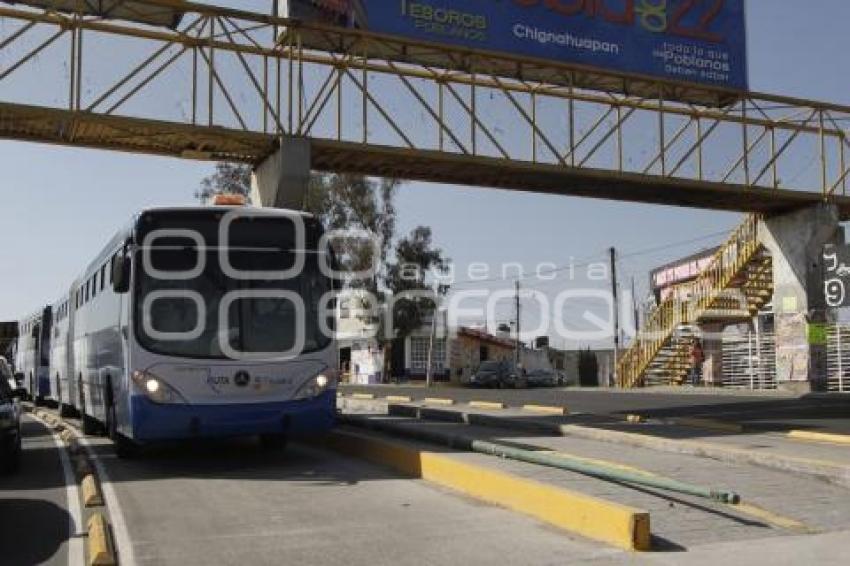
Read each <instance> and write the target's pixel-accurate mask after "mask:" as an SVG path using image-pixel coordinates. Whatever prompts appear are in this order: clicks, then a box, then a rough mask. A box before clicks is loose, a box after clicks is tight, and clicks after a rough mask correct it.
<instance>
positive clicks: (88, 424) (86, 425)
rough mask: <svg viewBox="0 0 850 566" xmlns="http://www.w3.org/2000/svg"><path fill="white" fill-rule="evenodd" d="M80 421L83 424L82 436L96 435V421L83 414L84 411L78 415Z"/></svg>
mask: <svg viewBox="0 0 850 566" xmlns="http://www.w3.org/2000/svg"><path fill="white" fill-rule="evenodd" d="M80 421H81V422H82V424H83V427H82V428H83V434H85V435H86V436H94V435H96V434H97V433H98V429H99V428H100V427H98V425H97V421H96V420H94V419H93V418H91V417H90V416H88V415H87V414H86V413H85V410H83V412H82V413H81V414H80Z"/></svg>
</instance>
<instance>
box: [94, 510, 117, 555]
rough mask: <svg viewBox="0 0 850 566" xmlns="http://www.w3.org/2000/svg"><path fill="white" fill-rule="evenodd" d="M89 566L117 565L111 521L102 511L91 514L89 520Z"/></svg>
mask: <svg viewBox="0 0 850 566" xmlns="http://www.w3.org/2000/svg"><path fill="white" fill-rule="evenodd" d="M88 532H89V541H88V547H89V562H88V563H89V566H115V565H116V561H115V546H114V545H113V544H112V537H111V535H110V533H109V523H107V522H106V518H105V517H104V516H103V515H101V514H100V513H95V514H94V515H92V516H91V518H90V519H89V522H88Z"/></svg>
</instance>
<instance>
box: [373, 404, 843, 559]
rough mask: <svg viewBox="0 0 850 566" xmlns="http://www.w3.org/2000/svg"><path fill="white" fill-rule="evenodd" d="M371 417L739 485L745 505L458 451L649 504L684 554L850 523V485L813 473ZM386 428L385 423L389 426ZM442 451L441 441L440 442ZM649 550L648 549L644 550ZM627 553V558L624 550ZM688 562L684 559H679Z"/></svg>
mask: <svg viewBox="0 0 850 566" xmlns="http://www.w3.org/2000/svg"><path fill="white" fill-rule="evenodd" d="M361 418H364V419H368V421H367V422H366V423H363V424H364V425H365V426H369V422H372V423H377V422H380V423H382V425H383V426H391V427H395V428H396V429H397V430H398V431H400V432H403V431H405V430H407V431H420V432H421V431H429V430H430V431H439V432H440V433H442V434H453V435H460V436H464V437H468V438H475V439H481V440H488V441H496V442H502V443H505V444H508V445H511V446H515V447H523V448H526V449H531V450H545V451H554V452H558V453H565V454H569V455H572V456H577V457H580V458H584V459H587V460H588V461H606V462H614V463H617V464H618V465H620V466H625V467H628V468H632V469H636V470H639V471H642V472H648V473H652V474H657V475H660V476H664V477H669V478H673V479H677V480H679V481H685V482H690V483H696V484H700V485H705V486H711V487H718V488H731V489H733V490H735V491H738V492H740V493H741V495H742V497H743V503H744V504H743V505H740V506H734V505H725V504H721V503H716V502H714V501H711V500H707V499H702V498H699V497H695V496H690V495H682V494H678V493H671V492H665V491H661V490H659V489H655V488H648V487H641V486H630V485H628V484H625V483H615V482H611V481H606V480H602V479H597V478H593V477H589V476H587V475H583V474H579V473H576V472H571V471H565V470H561V469H555V468H547V467H542V466H539V465H532V464H527V463H524V462H517V461H513V460H507V459H502V458H497V457H492V456H486V455H483V454H477V453H454V454H452V457H453V458H457V459H459V460H461V461H465V462H474V463H476V464H478V465H480V466H486V467H488V468H492V469H496V470H501V471H505V472H508V473H511V474H514V475H517V476H521V477H526V478H529V479H533V480H535V481H538V482H543V483H548V484H551V485H555V486H560V487H564V488H567V489H571V490H576V491H579V492H581V493H585V494H588V495H591V496H594V497H599V498H602V499H605V500H608V501H613V502H616V503H619V504H623V505H628V506H630V507H635V508H639V509H645V510H647V511H649V513H650V515H651V524H652V533H653V537H654V538H653V550H654V551H655V552H659V553H661V556H664V555H665V554H664V553H667V552H673V553H674V554H671V556H677V557H678V559H679V560H680V559H681V558H683V557H684V556H686V555H682V554H678V553H679V552H683V551H685V550H688V549H690V548H697V547H702V546H705V545H713V544H720V543H727V542H730V541H738V542H739V543H744V542H746V541H755V540H764V539H770V540H773V539H774V538H778V537H784V536H788V535H792V534H799V533H800V532H808V533H811V532H829V531H835V530H842V529H850V491H847V490H845V489H842V488H840V487H838V486H831V485H828V484H824V483H823V482H819V481H816V480H813V479H810V478H804V477H798V476H794V475H789V474H783V473H780V472H777V471H773V470H766V469H760V468H755V467H752V466H748V465H730V464H727V463H723V462H717V461H712V460H704V459H702V458H697V457H691V456H682V455H674V454H659V453H658V452H656V451H653V450H649V449H641V448H633V449H630V450H627V451H624V450H622V448H621V447H618V446H616V445H613V444H610V443H600V442H594V441H590V440H583V439H577V438H570V437H563V436H545V435H541V434H539V433H531V432H521V431H517V430H515V429H499V428H494V427H489V426H488V427H485V426H478V425H467V424H463V423H451V422H439V421H427V420H426V421H423V420H417V419H412V418H405V417H392V416H376V415H372V416H365V417H361ZM382 430H384V429H383V428H382ZM433 449H435V450H440V449H441V448H439V447H436V448H433ZM643 556H644V555H641V557H643ZM620 559H622V557H620ZM677 563H681V562H677Z"/></svg>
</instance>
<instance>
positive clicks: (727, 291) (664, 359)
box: [617, 215, 773, 388]
mask: <svg viewBox="0 0 850 566" xmlns="http://www.w3.org/2000/svg"><path fill="white" fill-rule="evenodd" d="M758 221H759V218H758V217H757V216H754V215H751V216H748V217H747V218H746V220H744V222H743V223H742V224H741V225H740V226H738V228H736V229H735V231H734V232H733V233H732V235H731V236H730V237H729V239H728V240H727V241H726V242H725V243H724V244H723V245H722V246H720V248H719V249H718V250H717V252H716V253H715V254H714V257H713V259H712V261H711V262H710V264H709V266H708V267H707V268H706V269H705V270H703V272H702V273H700V275H699V276H698V277H697V279H696V280H695V281H693V282H692V283H691V284H690V287H691V297H690V299H689V300H683V299H681V298H680V297H681V294H674V296H673V297H671V298H669V299H667V300H665V301H663V302H662V303H661V304H660V305H659V306H658V307H656V308H655V310H653V312H652V313H651V314H650V316H649V317H648V318H647V320H646V321H645V323H644V327H643V328H642V329H641V331H640V332H639V333H638V335H637V336H636V338H635V340H634V341H633V342H632V344H631V346H630V347H629V348H628V349H627V350H625V351H624V352H623V353H622V355H621V356H620V358H619V360H618V362H617V385H618V386H619V387H622V388H633V387H643V386H646V385H661V384H664V385H677V384H681V383H683V382H684V380H685V378H686V376H687V374H688V371H689V370H690V369H691V367H692V361H691V356H690V351H691V345H692V344H693V342H694V340H696V339H697V338H698V335H699V328H698V324H699V323H701V322H702V323H705V322H729V323H734V322H739V321H742V320H747V319H749V318H752V317H753V316H754V315H755V314H756V313H757V312H758V311H759V309H761V307H762V306H764V305H765V304H766V303H768V302H769V301H770V300H771V297H772V295H773V273H772V269H773V265H772V261H771V258H770V256H769V255H768V254H767V253H766V251H765V250H764V248H763V246H762V245H761V244H760V243H759V240H758V223H759V222H758Z"/></svg>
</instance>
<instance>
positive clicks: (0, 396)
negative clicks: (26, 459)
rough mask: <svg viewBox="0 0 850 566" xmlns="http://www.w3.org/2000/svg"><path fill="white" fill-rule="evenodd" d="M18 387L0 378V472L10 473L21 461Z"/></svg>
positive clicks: (19, 393)
mask: <svg viewBox="0 0 850 566" xmlns="http://www.w3.org/2000/svg"><path fill="white" fill-rule="evenodd" d="M21 394H22V390H20V389H12V387H11V386H10V385H9V381H8V380H7V379H0V472H3V473H11V472H14V471H16V470H17V469H18V467H19V466H20V463H21V407H20V404H19V403H18V399H19V398H20V396H21Z"/></svg>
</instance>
